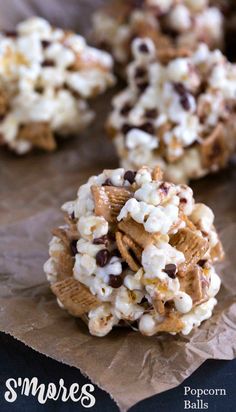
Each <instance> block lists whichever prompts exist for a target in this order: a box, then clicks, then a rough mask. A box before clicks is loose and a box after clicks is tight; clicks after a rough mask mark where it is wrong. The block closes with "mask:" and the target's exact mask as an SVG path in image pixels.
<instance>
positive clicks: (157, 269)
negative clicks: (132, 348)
mask: <svg viewBox="0 0 236 412" xmlns="http://www.w3.org/2000/svg"><path fill="white" fill-rule="evenodd" d="M62 209H63V211H64V212H65V221H66V223H65V225H63V226H61V227H59V228H58V229H55V230H54V236H53V238H52V240H51V242H50V247H49V253H50V258H49V260H48V261H47V262H46V263H45V266H44V270H45V272H46V274H47V278H48V280H49V282H50V283H51V288H52V291H53V292H54V294H55V295H56V296H57V298H58V304H59V305H60V306H61V307H63V308H64V309H66V310H67V311H68V312H69V313H70V314H72V315H74V316H77V317H80V318H82V319H84V320H86V321H87V323H88V327H89V331H90V333H91V334H92V335H96V336H105V335H107V334H108V333H109V332H110V331H111V330H112V328H113V326H115V325H130V326H133V327H136V328H138V329H139V331H140V332H141V333H142V334H144V335H148V336H151V335H154V334H156V333H158V332H169V333H172V334H176V333H179V332H182V333H183V334H188V333H189V332H190V331H191V330H192V329H193V328H194V327H197V326H199V325H200V323H201V322H202V321H203V320H205V319H208V318H210V316H211V315H212V311H213V308H214V306H215V305H216V303H217V301H216V299H215V295H216V294H217V293H218V291H219V288H220V279H219V277H218V275H217V274H216V272H215V269H214V263H215V262H217V261H219V260H221V259H222V258H223V250H222V246H221V243H220V241H219V238H218V235H217V233H216V230H215V228H214V225H213V223H214V214H213V212H212V211H211V209H209V207H207V206H206V205H204V204H202V203H195V202H194V198H193V193H192V190H191V189H190V188H189V187H188V186H186V185H174V184H172V183H168V182H165V181H163V179H162V173H161V171H160V169H159V168H155V169H153V170H152V169H149V168H147V167H142V168H141V169H139V170H138V171H137V172H134V171H131V170H128V171H125V170H124V169H116V170H104V172H103V173H102V174H100V175H98V176H93V177H91V178H90V179H89V180H88V182H87V183H86V184H84V185H83V186H81V187H80V189H79V191H78V195H77V199H76V200H75V201H72V202H68V203H66V204H64V205H63V207H62Z"/></svg>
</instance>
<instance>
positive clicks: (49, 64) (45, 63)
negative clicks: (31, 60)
mask: <svg viewBox="0 0 236 412" xmlns="http://www.w3.org/2000/svg"><path fill="white" fill-rule="evenodd" d="M41 66H42V67H52V66H55V63H54V61H53V60H49V59H48V60H44V61H43V62H42V64H41Z"/></svg>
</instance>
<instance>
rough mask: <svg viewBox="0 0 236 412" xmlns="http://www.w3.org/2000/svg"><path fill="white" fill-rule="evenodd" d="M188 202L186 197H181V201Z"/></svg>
mask: <svg viewBox="0 0 236 412" xmlns="http://www.w3.org/2000/svg"><path fill="white" fill-rule="evenodd" d="M187 202H188V201H187V199H185V198H184V197H181V198H180V203H185V204H186V203H187Z"/></svg>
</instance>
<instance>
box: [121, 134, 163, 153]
mask: <svg viewBox="0 0 236 412" xmlns="http://www.w3.org/2000/svg"><path fill="white" fill-rule="evenodd" d="M126 139H127V140H126V145H127V147H128V148H129V149H135V148H136V147H139V146H145V147H146V148H148V149H150V150H152V149H156V148H157V147H158V140H157V139H156V138H155V137H152V136H150V135H149V134H148V133H146V132H143V131H142V130H139V129H132V130H130V131H129V132H128V133H127V136H126Z"/></svg>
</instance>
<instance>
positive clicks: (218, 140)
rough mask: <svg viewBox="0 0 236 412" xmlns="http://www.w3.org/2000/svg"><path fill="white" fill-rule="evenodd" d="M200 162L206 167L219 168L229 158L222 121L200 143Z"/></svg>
mask: <svg viewBox="0 0 236 412" xmlns="http://www.w3.org/2000/svg"><path fill="white" fill-rule="evenodd" d="M201 152H202V164H203V167H204V168H207V169H209V168H210V169H211V168H212V169H213V170H214V169H219V168H222V167H224V166H225V165H226V163H227V161H228V158H229V149H228V146H227V137H226V136H225V130H224V127H223V124H222V123H219V124H218V125H217V126H216V127H215V129H214V130H213V131H212V133H211V134H210V136H208V137H207V138H206V139H205V140H204V141H203V143H202V145H201Z"/></svg>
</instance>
